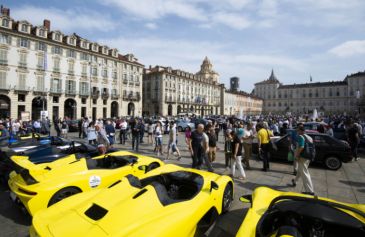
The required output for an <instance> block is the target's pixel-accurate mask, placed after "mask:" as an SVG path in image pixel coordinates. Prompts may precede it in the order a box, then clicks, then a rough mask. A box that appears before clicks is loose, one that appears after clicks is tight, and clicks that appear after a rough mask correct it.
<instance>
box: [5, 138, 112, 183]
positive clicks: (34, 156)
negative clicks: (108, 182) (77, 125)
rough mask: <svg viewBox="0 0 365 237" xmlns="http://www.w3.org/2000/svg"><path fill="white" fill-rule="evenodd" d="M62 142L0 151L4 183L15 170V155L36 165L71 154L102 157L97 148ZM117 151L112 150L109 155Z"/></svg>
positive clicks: (86, 144) (72, 142)
mask: <svg viewBox="0 0 365 237" xmlns="http://www.w3.org/2000/svg"><path fill="white" fill-rule="evenodd" d="M57 141H58V140H57ZM61 141H62V142H61V143H62V144H58V143H57V142H55V143H53V144H52V143H50V144H44V145H38V146H35V147H33V148H30V149H22V147H17V148H15V149H13V148H11V147H7V148H2V150H1V151H0V178H1V179H2V180H3V181H7V179H8V177H9V173H10V172H11V171H12V170H13V169H14V164H13V162H12V161H11V159H10V157H11V156H13V155H21V156H27V157H29V160H30V161H31V162H33V163H35V164H40V163H48V162H52V161H54V160H58V159H61V158H63V157H65V156H68V155H70V154H77V156H79V157H80V158H90V157H95V156H98V155H100V154H99V151H98V148H97V146H94V145H90V144H88V143H84V142H74V141H67V140H64V139H62V138H61ZM117 150H118V149H114V148H111V149H109V150H108V151H107V153H110V152H114V151H117Z"/></svg>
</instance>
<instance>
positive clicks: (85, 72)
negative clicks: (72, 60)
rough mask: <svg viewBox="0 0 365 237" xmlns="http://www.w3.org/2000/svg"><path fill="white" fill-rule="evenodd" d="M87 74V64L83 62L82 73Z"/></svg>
mask: <svg viewBox="0 0 365 237" xmlns="http://www.w3.org/2000/svg"><path fill="white" fill-rule="evenodd" d="M86 74H87V65H86V64H82V66H81V75H82V76H86Z"/></svg>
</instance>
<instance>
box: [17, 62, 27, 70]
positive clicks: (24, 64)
mask: <svg viewBox="0 0 365 237" xmlns="http://www.w3.org/2000/svg"><path fill="white" fill-rule="evenodd" d="M18 67H19V68H23V69H27V63H24V62H19V64H18Z"/></svg>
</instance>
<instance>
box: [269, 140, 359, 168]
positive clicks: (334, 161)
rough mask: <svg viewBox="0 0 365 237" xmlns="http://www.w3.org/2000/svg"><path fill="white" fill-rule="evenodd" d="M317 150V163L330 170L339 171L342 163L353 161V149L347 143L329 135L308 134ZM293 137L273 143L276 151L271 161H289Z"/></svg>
mask: <svg viewBox="0 0 365 237" xmlns="http://www.w3.org/2000/svg"><path fill="white" fill-rule="evenodd" d="M307 135H309V136H310V137H311V138H312V139H313V141H314V145H315V148H316V156H315V159H314V162H315V163H321V164H324V165H325V167H327V168H328V169H330V170H338V169H339V168H341V166H342V163H343V162H344V163H346V162H349V161H351V160H352V154H351V148H350V146H349V144H348V143H347V142H345V141H342V140H338V139H336V138H333V137H331V136H329V135H327V134H322V133H308V134H307ZM291 144H292V143H291V136H290V135H289V134H287V135H285V136H283V137H282V138H280V139H278V140H277V141H275V142H274V143H273V146H274V149H272V150H271V152H270V155H271V159H273V160H275V159H277V160H287V159H288V153H289V149H290V146H291Z"/></svg>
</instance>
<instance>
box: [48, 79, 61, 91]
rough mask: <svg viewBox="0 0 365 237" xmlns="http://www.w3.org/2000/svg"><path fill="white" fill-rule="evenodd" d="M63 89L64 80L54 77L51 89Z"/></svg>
mask: <svg viewBox="0 0 365 237" xmlns="http://www.w3.org/2000/svg"><path fill="white" fill-rule="evenodd" d="M61 90H62V81H61V80H60V79H56V78H53V79H52V81H51V91H52V92H58V93H60V92H61Z"/></svg>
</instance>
